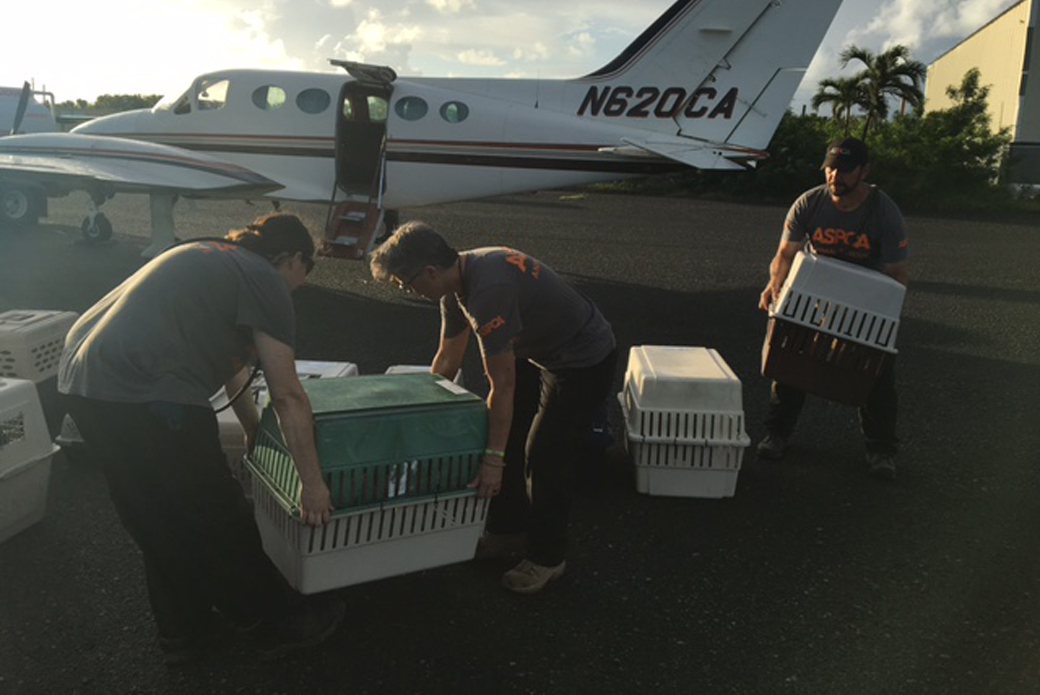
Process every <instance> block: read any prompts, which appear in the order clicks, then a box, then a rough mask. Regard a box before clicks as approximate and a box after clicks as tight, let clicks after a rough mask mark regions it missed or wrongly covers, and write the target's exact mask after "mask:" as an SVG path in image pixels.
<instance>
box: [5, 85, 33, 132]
mask: <svg viewBox="0 0 1040 695" xmlns="http://www.w3.org/2000/svg"><path fill="white" fill-rule="evenodd" d="M31 96H32V85H30V84H29V83H28V82H26V83H25V84H23V85H22V93H21V95H20V96H19V97H18V109H17V110H16V111H15V112H14V123H13V124H12V125H11V133H10V134H11V135H15V134H17V133H18V129H19V128H21V127H22V119H24V118H25V110H26V109H27V108H29V97H31Z"/></svg>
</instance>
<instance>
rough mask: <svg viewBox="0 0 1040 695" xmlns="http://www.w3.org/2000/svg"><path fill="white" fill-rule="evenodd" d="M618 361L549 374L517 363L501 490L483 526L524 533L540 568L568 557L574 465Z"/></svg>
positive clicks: (530, 554)
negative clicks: (568, 528)
mask: <svg viewBox="0 0 1040 695" xmlns="http://www.w3.org/2000/svg"><path fill="white" fill-rule="evenodd" d="M616 362H617V351H613V352H611V353H610V355H608V356H607V357H606V358H605V359H604V360H603V361H602V362H600V363H599V364H597V365H594V366H592V367H585V368H582V369H560V370H556V371H548V370H542V369H538V368H537V367H535V366H534V365H532V364H531V363H529V362H527V361H526V360H517V363H516V389H515V393H514V397H513V422H512V425H511V427H510V429H509V442H508V444H507V446H506V456H505V461H506V468H505V472H504V474H503V477H502V491H501V493H500V494H499V495H498V496H497V497H495V498H494V499H493V500H492V501H491V507H490V510H489V512H488V523H487V528H488V530H489V531H491V532H492V533H518V532H523V531H526V532H527V538H528V541H527V558H528V559H529V560H531V561H532V562H535V563H537V564H539V565H546V566H554V565H558V564H560V563H561V562H563V560H564V556H565V555H566V552H567V521H568V517H569V516H570V509H571V503H572V500H573V497H574V489H575V484H576V478H575V476H576V470H577V466H576V464H577V459H578V456H579V455H580V449H581V446H582V444H583V442H584V440H585V438H586V436H587V434H588V428H589V427H590V426H591V424H592V422H593V420H594V419H595V418H596V416H597V413H598V412H599V410H600V408H601V407H602V405H603V403H604V401H605V400H606V398H607V396H608V395H609V392H610V388H611V385H612V384H613V382H614V366H615V364H616ZM525 462H526V466H525ZM528 477H530V494H528V484H527V479H528Z"/></svg>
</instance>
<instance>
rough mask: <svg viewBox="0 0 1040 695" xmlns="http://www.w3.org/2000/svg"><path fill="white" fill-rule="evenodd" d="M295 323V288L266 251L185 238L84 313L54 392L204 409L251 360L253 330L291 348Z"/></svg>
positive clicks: (73, 332)
mask: <svg viewBox="0 0 1040 695" xmlns="http://www.w3.org/2000/svg"><path fill="white" fill-rule="evenodd" d="M295 326H296V316H295V312H294V310H293V304H292V297H291V295H290V292H289V286H288V284H287V283H286V282H285V279H284V278H282V276H281V275H280V274H279V273H278V271H277V270H275V268H274V266H272V265H271V263H270V262H269V261H267V260H266V259H265V258H263V257H262V256H260V255H258V254H256V253H253V252H252V251H247V250H246V249H243V248H240V247H238V246H236V245H234V244H231V243H221V242H197V243H192V244H185V245H183V246H179V247H176V248H174V249H171V250H169V251H167V252H166V253H163V254H162V255H160V256H158V257H157V258H155V259H154V260H152V261H151V262H149V263H148V264H147V265H145V266H144V267H142V268H141V269H140V270H138V271H137V272H136V273H134V274H133V275H132V276H130V277H129V278H128V279H127V280H126V281H125V282H123V284H121V285H120V286H119V287H117V288H115V289H114V290H112V291H111V292H109V293H108V295H106V296H105V297H104V298H102V299H101V300H100V301H99V302H98V303H97V304H95V305H94V306H93V307H91V308H90V309H89V310H88V311H87V312H86V313H85V314H83V316H82V317H80V319H79V321H77V322H76V324H75V325H74V326H73V327H72V329H71V330H70V331H69V334H68V336H67V338H66V341H65V351H64V352H63V354H62V357H61V364H60V366H59V370H58V389H59V390H60V391H61V392H62V393H67V394H74V395H79V396H87V397H89V398H96V399H98V400H105V401H117V402H124V403H147V402H151V401H171V402H174V403H182V404H186V405H202V406H207V405H209V397H210V396H212V395H213V394H214V393H216V392H217V390H219V389H220V387H221V386H222V385H223V384H224V383H225V382H227V380H228V379H230V378H231V377H232V376H234V375H235V374H236V373H237V372H238V371H239V370H241V369H242V368H243V367H244V366H246V365H247V364H248V363H249V362H251V361H254V360H255V348H254V345H253V333H252V332H253V330H254V329H258V330H261V331H263V332H264V333H267V334H269V335H270V336H272V337H273V338H275V339H276V340H279V341H281V342H283V343H285V344H286V345H289V346H293V345H294V344H295V340H296V336H295Z"/></svg>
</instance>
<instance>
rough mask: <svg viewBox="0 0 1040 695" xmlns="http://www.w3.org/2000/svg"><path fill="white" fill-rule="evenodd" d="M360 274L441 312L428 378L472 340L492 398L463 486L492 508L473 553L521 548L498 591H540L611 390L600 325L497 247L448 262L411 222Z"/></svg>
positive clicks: (525, 262) (531, 267)
mask: <svg viewBox="0 0 1040 695" xmlns="http://www.w3.org/2000/svg"><path fill="white" fill-rule="evenodd" d="M370 266H371V269H372V275H373V277H375V278H376V279H377V280H379V281H383V282H392V283H394V284H396V285H397V286H398V287H400V288H402V289H405V290H408V291H411V292H415V293H416V294H419V295H422V296H424V297H426V298H428V299H432V300H436V301H439V302H440V307H441V338H440V346H439V348H438V350H437V354H436V356H435V357H434V359H433V365H432V371H433V372H434V373H437V374H441V375H442V376H444V377H446V378H449V379H452V378H454V377H455V375H456V373H457V372H458V370H459V368H460V367H461V366H462V359H463V356H464V354H465V351H466V347H467V345H468V343H469V339H470V335H471V334H472V335H476V337H477V343H478V345H479V347H480V353H481V357H482V358H483V362H484V371H485V373H486V374H487V378H488V381H489V384H490V392H489V394H488V397H487V404H488V440H487V449H486V450H485V452H484V458H483V460H482V462H481V466H480V469H479V472H478V474H477V477H476V478H475V479H474V480H473V481H472V482H471V483H470V487H471V488H474V489H475V490H476V492H477V495H478V496H480V497H482V498H483V497H490V498H491V506H490V510H489V512H488V522H487V531H488V532H487V533H486V534H485V535H484V537H483V538H481V542H480V545H479V546H478V549H477V554H478V557H501V556H504V555H506V554H508V552H509V551H511V550H519V549H520V548H521V547H524V546H526V557H525V558H524V559H523V560H522V561H521V562H520V563H519V564H518V565H517V566H516V567H514V568H513V569H512V570H510V571H509V572H507V573H506V574H505V575H504V576H503V578H502V582H503V584H504V585H505V587H506V588H508V589H510V590H512V591H515V592H517V593H522V594H529V593H534V592H536V591H538V590H540V589H542V588H543V587H544V586H545V585H546V584H547V583H548V582H549V581H550V580H552V579H555V578H557V577H559V576H560V575H562V574H563V571H564V566H565V562H564V555H565V552H566V546H567V523H568V516H569V512H570V506H571V499H572V496H573V489H574V486H575V479H576V475H577V474H576V468H575V464H576V458H577V455H578V449H579V447H580V445H581V442H582V438H583V437H584V436H585V434H586V433H587V431H588V429H589V426H590V425H591V423H592V422H593V420H594V418H595V417H596V415H597V414H598V412H599V411H600V409H601V408H602V407H603V404H604V402H605V401H606V398H607V395H608V392H609V390H610V387H611V385H612V383H613V379H614V366H615V363H616V361H617V346H616V343H615V340H614V334H613V331H612V330H611V328H610V324H609V323H607V321H606V319H605V318H603V314H601V313H600V311H599V309H598V308H597V307H596V305H595V304H593V303H592V301H591V300H589V299H588V298H587V297H585V296H584V295H582V294H580V293H579V292H577V291H576V290H575V289H574V288H572V287H570V286H569V285H568V284H567V283H566V282H564V281H563V279H562V278H560V276H559V275H557V274H556V273H555V272H554V271H553V270H552V268H550V267H549V266H547V265H545V264H544V263H542V262H541V261H539V260H538V259H536V258H532V257H531V256H528V255H527V254H525V253H522V252H520V251H516V250H515V249H509V248H504V247H491V248H480V249H472V250H469V251H463V252H457V251H455V249H453V248H451V247H450V246H449V245H448V244H447V242H446V241H445V240H444V239H443V238H442V237H441V236H440V235H439V234H437V232H435V231H434V230H433V229H432V228H430V227H429V226H427V225H425V224H423V223H421V222H411V223H408V224H406V225H404V226H403V227H400V228H398V229H397V230H396V231H395V232H394V234H393V235H392V236H391V237H390V238H389V239H388V240H387V241H386V242H385V243H384V244H383V245H382V246H380V247H379V248H378V249H377V250H376V251H375V253H373V255H372V258H371V260H370ZM525 469H526V470H525ZM528 474H529V475H530V484H531V488H530V497H529V496H528V489H527V475H528Z"/></svg>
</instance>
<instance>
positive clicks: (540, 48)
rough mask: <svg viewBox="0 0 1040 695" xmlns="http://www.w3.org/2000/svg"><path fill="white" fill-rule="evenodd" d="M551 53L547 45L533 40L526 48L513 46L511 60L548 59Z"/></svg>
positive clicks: (526, 61)
mask: <svg viewBox="0 0 1040 695" xmlns="http://www.w3.org/2000/svg"><path fill="white" fill-rule="evenodd" d="M551 55H552V53H551V52H550V51H549V47H548V46H546V45H545V44H544V43H542V42H541V41H535V42H534V43H533V44H531V45H530V46H528V47H527V48H514V49H513V60H515V61H519V62H524V63H533V62H536V61H546V60H549V58H550V56H551Z"/></svg>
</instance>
